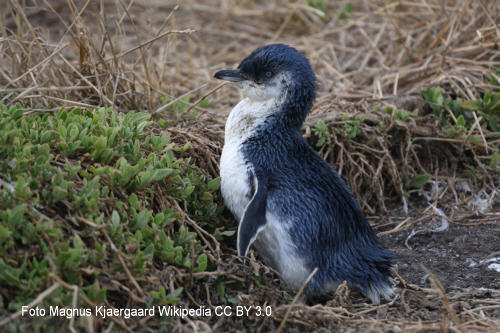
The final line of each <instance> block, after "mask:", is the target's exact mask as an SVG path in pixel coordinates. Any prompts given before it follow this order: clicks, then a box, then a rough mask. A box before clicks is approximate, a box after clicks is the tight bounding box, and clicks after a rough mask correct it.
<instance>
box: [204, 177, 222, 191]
mask: <svg viewBox="0 0 500 333" xmlns="http://www.w3.org/2000/svg"><path fill="white" fill-rule="evenodd" d="M220 180H221V179H220V177H217V178H214V179H211V180H209V181H208V183H207V187H208V189H209V190H210V191H211V192H214V191H217V190H218V189H219V187H220Z"/></svg>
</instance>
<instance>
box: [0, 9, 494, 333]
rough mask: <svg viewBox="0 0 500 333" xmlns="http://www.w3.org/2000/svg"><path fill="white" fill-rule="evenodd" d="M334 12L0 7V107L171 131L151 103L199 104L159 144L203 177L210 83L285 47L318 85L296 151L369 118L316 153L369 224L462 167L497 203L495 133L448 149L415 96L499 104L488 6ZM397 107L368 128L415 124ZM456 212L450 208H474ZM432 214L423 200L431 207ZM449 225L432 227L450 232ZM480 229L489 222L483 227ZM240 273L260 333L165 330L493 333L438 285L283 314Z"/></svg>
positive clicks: (210, 128) (211, 168)
mask: <svg viewBox="0 0 500 333" xmlns="http://www.w3.org/2000/svg"><path fill="white" fill-rule="evenodd" d="M346 4H347V2H336V3H330V4H329V5H328V10H327V11H326V16H323V17H320V16H319V15H318V14H321V12H318V11H317V10H316V9H314V8H311V7H309V6H307V5H306V4H305V2H302V1H297V2H291V1H273V2H266V1H257V2H253V1H241V2H237V1H210V0H207V1H203V3H199V2H197V1H194V0H193V1H185V2H183V3H182V4H180V5H178V6H177V5H176V2H174V1H160V0H151V1H146V0H140V1H139V0H136V1H134V0H130V1H124V0H116V1H112V0H102V1H83V0H82V1H74V0H36V1H35V0H31V1H29V0H27V1H22V2H21V1H17V0H7V2H6V5H3V6H1V7H0V31H1V40H0V54H2V57H0V101H1V102H2V103H7V104H13V103H18V102H19V103H23V104H25V105H30V106H31V110H32V111H33V112H55V111H57V110H59V109H60V108H61V107H66V108H68V107H82V108H89V109H92V108H94V107H96V106H102V107H111V108H113V109H115V110H118V111H122V112H126V111H129V110H149V111H151V112H152V113H153V114H155V117H156V118H157V119H159V118H161V117H168V116H169V115H168V111H166V110H165V108H164V107H162V106H163V104H162V103H161V101H160V97H165V96H169V97H171V98H173V99H178V98H180V97H181V96H185V95H186V94H189V93H190V94H192V95H193V96H194V98H193V99H192V101H200V100H201V98H202V97H204V96H206V95H207V94H210V98H211V99H212V101H213V102H212V104H211V105H210V106H209V107H206V108H200V107H198V106H197V105H196V104H197V103H196V102H189V103H187V104H188V105H189V107H190V108H193V109H196V110H197V111H198V112H199V116H198V118H197V119H194V120H190V121H188V122H182V123H180V124H178V125H177V126H176V127H173V128H170V129H168V130H169V132H170V133H171V135H172V139H173V140H174V141H175V142H178V143H185V142H186V141H190V142H191V143H192V147H193V148H192V149H191V150H190V151H189V154H191V155H192V157H193V159H194V160H195V161H196V162H197V163H196V164H197V165H198V166H199V167H200V169H201V170H203V171H204V172H205V173H207V174H209V175H212V176H216V175H217V174H218V154H219V153H220V148H221V145H222V139H223V136H222V131H223V123H224V119H225V115H226V114H227V112H228V111H229V109H230V107H231V105H234V104H235V103H236V102H237V101H238V99H239V95H238V93H237V92H236V90H235V89H232V88H228V87H223V88H220V87H219V86H217V85H218V84H219V83H218V82H215V81H214V80H213V79H212V75H213V73H214V72H215V71H216V70H219V69H223V68H227V67H234V66H235V65H236V64H237V63H238V62H239V61H240V60H241V59H242V58H243V57H244V56H245V55H247V54H248V53H249V52H250V51H251V50H253V49H254V48H255V47H257V46H260V45H263V44H267V43H271V42H284V43H287V44H290V45H292V46H294V47H296V48H297V49H299V50H300V51H302V52H303V53H305V54H306V56H307V57H308V58H309V59H310V61H311V64H312V65H313V67H314V70H315V72H316V74H317V78H318V83H319V92H318V98H317V101H316V104H315V108H314V110H313V112H312V115H311V116H310V117H309V119H308V121H307V123H306V127H305V132H306V136H310V135H309V133H310V130H311V127H312V126H313V125H314V124H315V123H316V121H317V120H319V119H321V120H324V121H325V122H326V123H327V124H328V126H329V128H330V129H331V130H332V131H335V132H337V131H341V130H342V128H343V126H344V123H345V120H344V118H343V117H344V114H349V115H353V114H365V115H366V116H367V120H366V122H364V123H363V124H362V126H361V127H360V136H359V139H358V140H355V141H345V140H342V139H341V137H340V136H337V135H334V136H333V137H332V138H331V139H330V141H329V142H328V143H327V144H326V145H325V146H324V147H323V148H322V149H321V153H322V154H323V155H324V156H325V158H327V159H328V160H329V161H330V162H331V163H333V164H334V165H335V166H336V167H337V169H338V170H339V172H340V173H341V174H342V175H343V177H344V178H346V180H347V181H348V182H349V184H350V186H351V187H352V188H353V190H354V192H355V194H356V196H357V197H358V199H359V200H360V202H361V203H362V205H363V208H364V209H365V210H366V211H367V213H369V214H376V213H380V212H381V211H382V212H383V211H386V210H387V208H386V206H387V204H386V200H387V199H398V200H405V199H404V198H405V196H404V195H403V185H404V181H403V180H402V175H403V174H405V173H411V174H420V173H429V174H431V175H433V176H434V177H435V179H436V180H438V179H441V180H442V179H443V178H446V177H448V178H449V179H448V178H447V179H446V182H445V186H447V188H450V191H453V189H452V188H453V186H452V185H453V180H454V179H455V178H456V177H457V176H462V177H464V172H463V171H464V170H463V167H464V166H474V167H475V168H478V169H479V170H480V171H481V172H482V173H483V174H484V175H485V177H484V178H483V180H482V181H480V182H476V183H474V184H473V185H475V191H476V192H477V191H479V190H480V189H486V190H487V191H491V190H493V189H495V188H496V187H497V186H498V175H497V173H495V170H491V169H488V167H487V161H485V160H484V159H482V157H484V156H485V151H487V150H488V151H489V152H490V151H497V152H498V151H499V148H498V143H499V141H498V133H496V134H495V133H493V134H491V133H489V134H488V135H490V136H486V137H485V134H484V133H481V129H480V128H479V127H477V128H474V129H473V133H470V135H478V136H482V137H483V138H484V139H485V141H484V142H483V143H482V144H473V143H470V142H466V141H465V140H456V141H453V140H451V141H450V140H449V139H448V138H445V137H444V136H443V135H442V133H441V132H440V129H439V128H438V124H437V123H436V122H435V119H433V118H432V115H430V114H428V112H426V107H425V106H424V104H425V103H424V104H422V101H421V100H419V98H418V97H415V93H417V92H418V91H419V90H421V89H422V88H425V87H430V86H442V87H444V88H445V90H446V91H447V92H448V93H457V92H459V93H460V94H461V95H462V96H464V97H465V98H467V99H477V98H480V97H481V95H482V93H484V91H491V90H496V91H498V89H499V88H498V86H493V85H491V84H489V78H490V76H491V75H492V69H499V68H500V52H499V47H500V28H499V27H498V26H497V25H496V24H495V22H499V21H500V9H499V8H498V7H499V6H498V2H496V1H470V0H463V1H458V0H457V1H446V2H444V1H437V0H429V1H393V2H387V1H367V0H366V1H364V0H357V1H352V4H353V11H352V12H349V13H346V16H347V17H346V18H345V19H340V18H339V14H340V12H341V11H342V10H343V8H344V6H345V5H346ZM497 79H498V78H497ZM218 88H220V89H218ZM408 101H410V102H408ZM408 103H416V105H417V106H420V107H419V108H420V109H421V111H422V112H421V113H419V116H418V117H417V118H416V119H414V120H413V121H412V122H409V123H404V122H398V121H395V120H394V118H392V117H390V116H386V115H380V114H375V113H374V112H373V107H374V106H375V105H383V106H387V105H389V106H398V107H404V108H407V109H409V110H410V109H411V110H413V107H409V106H408V105H409V104H408ZM401 105H403V106H401ZM411 105H413V104H411ZM221 110H226V111H225V112H222V111H221ZM380 123H381V124H382V125H383V126H381V129H379V127H380V126H379V124H380ZM311 140H312V141H313V142H314V139H313V138H311ZM458 152H464V153H463V154H462V158H461V159H459V160H457V159H454V158H452V157H453V156H456V155H457V153H458ZM443 156H446V158H443ZM455 197H456V199H455V206H457V207H458V206H465V204H466V203H467V202H468V201H470V200H471V198H472V196H470V197H469V198H467V197H460V198H459V197H457V196H455ZM440 199H441V198H437V197H436V199H435V202H434V204H435V205H436V206H437V204H438V203H439V200H440ZM389 201H390V200H389ZM454 209H455V208H451V211H447V212H446V213H447V214H449V217H450V218H449V220H450V221H454V217H455V210H454ZM458 216H459V218H456V221H457V222H464V223H465V222H466V221H467V219H466V216H467V215H466V214H463V212H462V214H461V215H460V214H458ZM464 216H465V217H464ZM491 216H492V217H491ZM487 218H488V219H490V220H491V218H493V221H494V222H495V219H496V222H498V214H496V213H493V215H488V216H487ZM488 221H489V220H488ZM417 222H418V218H413V219H412V218H409V219H406V220H404V221H403V222H402V223H400V224H398V225H396V224H395V223H389V224H387V225H385V226H384V227H385V229H387V230H386V231H384V232H386V233H387V232H393V231H397V230H401V229H402V228H404V227H409V226H411V225H412V224H415V223H417ZM478 223H479V222H478ZM217 257H218V256H217ZM228 257H229V256H228ZM233 259H234V258H233V257H231V258H227V257H225V256H224V260H231V261H232V260H233ZM232 265H233V266H234V267H239V264H236V263H234V264H232ZM230 266H231V265H229V266H227V267H230ZM251 267H252V270H253V272H252V274H255V275H257V276H260V277H261V278H265V279H268V283H266V285H265V286H264V287H263V289H259V288H256V287H255V286H254V284H253V283H250V287H249V289H248V290H246V291H243V292H241V294H240V298H241V300H242V301H244V303H245V304H246V305H263V304H264V303H266V302H267V303H269V304H272V305H273V308H274V309H275V311H274V312H273V317H272V318H268V319H262V318H250V319H252V320H253V321H255V322H256V323H257V324H258V326H250V328H249V327H248V326H246V325H247V324H248V323H245V321H244V320H242V319H235V318H221V319H220V320H219V321H217V322H215V321H213V320H212V321H209V322H208V323H206V322H202V321H196V320H195V321H191V320H187V321H181V320H178V321H177V325H178V326H177V330H178V331H185V330H195V331H210V330H212V329H213V330H217V329H228V328H236V329H245V327H246V329H249V330H252V331H253V330H258V329H261V330H264V331H266V330H272V329H276V327H278V325H279V324H280V322H281V321H282V320H284V317H285V313H287V312H289V314H290V317H289V318H288V319H287V326H285V327H291V326H297V327H302V328H304V329H306V330H318V329H320V328H322V327H330V328H331V329H332V330H338V331H359V330H367V331H387V330H393V331H408V332H417V331H419V332H429V331H458V332H469V331H476V332H492V331H494V330H496V329H498V326H499V325H500V323H499V319H498V311H499V309H500V302H499V301H498V299H499V296H500V295H499V291H498V290H494V289H489V290H486V289H484V290H473V291H467V292H465V291H463V292H455V293H454V294H452V295H448V294H447V293H446V292H445V290H444V289H443V287H442V286H441V285H440V283H439V281H438V280H437V278H432V287H431V288H423V287H420V286H416V285H410V284H407V283H405V281H404V280H403V279H402V278H399V279H397V280H398V283H399V285H398V286H399V288H400V292H399V297H398V299H396V300H395V301H394V302H391V303H389V304H383V305H380V306H372V305H369V304H366V303H364V302H363V301H361V300H360V298H356V296H354V297H353V296H352V295H351V296H349V293H350V291H349V288H347V287H345V288H343V289H342V288H341V289H339V291H338V292H337V296H336V297H335V299H333V300H331V301H330V302H328V303H327V304H325V305H317V306H313V307H310V306H306V305H301V304H295V305H287V304H286V303H285V302H284V299H283V295H282V294H281V293H279V292H277V291H276V286H277V285H278V282H276V280H273V277H276V275H274V274H273V273H272V272H270V271H269V269H267V268H266V267H263V266H261V265H260V264H259V263H257V262H252V266H251ZM171 273H172V272H171ZM222 273H224V274H226V272H222ZM222 273H221V274H222ZM243 273H245V272H244V269H241V270H237V271H236V272H235V273H234V274H233V273H227V274H228V279H230V280H231V279H233V281H237V280H238V279H245V280H247V279H248V275H245V274H243ZM247 273H248V272H247ZM166 274H167V273H166ZM172 274H173V275H174V276H176V278H175V279H176V280H175V281H176V284H179V285H182V284H183V283H185V282H186V279H187V277H183V276H182V274H180V273H179V272H177V273H176V272H173V273H172ZM239 274H241V275H239ZM61 283H62V282H61ZM191 292H192V293H193V295H192V296H191V295H190V297H189V298H190V300H189V301H187V304H188V305H191V306H195V304H197V303H201V305H207V304H208V305H210V306H211V301H212V300H214V298H213V296H210V294H209V289H208V288H206V289H205V290H204V289H203V286H197V287H193V288H192V289H191ZM348 296H349V297H348ZM290 307H292V308H290ZM120 325H121V326H122V327H123V325H129V326H125V327H124V329H133V330H145V329H147V328H158V327H160V326H158V325H159V323H158V322H157V321H156V319H147V320H145V321H141V322H139V323H133V324H132V323H128V324H127V323H123V322H120Z"/></svg>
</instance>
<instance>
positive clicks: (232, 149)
mask: <svg viewBox="0 0 500 333" xmlns="http://www.w3.org/2000/svg"><path fill="white" fill-rule="evenodd" d="M275 109H276V100H275V99H268V100H264V101H255V100H251V99H249V98H248V97H247V98H245V99H243V100H242V101H241V102H239V103H238V104H237V105H236V106H235V107H234V108H233V110H232V111H231V113H230V114H229V117H228V119H227V122H226V128H225V135H224V148H223V149H222V156H221V159H220V176H221V192H222V197H223V198H224V202H225V203H226V206H227V207H228V208H229V209H230V210H231V212H232V213H233V214H234V215H235V216H236V218H237V219H238V221H239V220H241V217H242V215H243V212H244V210H245V207H246V206H247V205H248V202H249V201H250V199H251V196H252V193H251V188H250V183H249V180H250V177H249V171H252V168H253V166H252V164H251V163H250V161H246V160H245V158H244V156H243V154H242V151H241V145H242V143H243V142H244V141H245V140H246V139H247V138H248V137H249V136H250V135H251V134H252V132H253V131H254V130H255V128H256V127H257V126H259V125H260V124H262V122H264V120H265V119H266V117H267V116H268V115H270V114H271V113H272V112H273V111H274V110H275Z"/></svg>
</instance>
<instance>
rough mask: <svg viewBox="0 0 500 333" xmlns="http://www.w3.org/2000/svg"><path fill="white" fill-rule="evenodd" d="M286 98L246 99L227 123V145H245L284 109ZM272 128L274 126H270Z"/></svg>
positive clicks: (240, 103)
mask: <svg viewBox="0 0 500 333" xmlns="http://www.w3.org/2000/svg"><path fill="white" fill-rule="evenodd" d="M283 100H284V97H276V98H272V99H267V100H255V99H251V98H249V97H245V98H244V99H243V100H241V101H240V102H239V103H238V104H237V105H236V106H235V107H234V108H233V110H232V111H231V113H230V114H229V117H228V118H227V121H226V127H225V131H224V132H225V134H224V139H225V144H229V143H236V142H238V143H240V144H241V143H243V142H244V141H245V140H246V139H247V138H249V137H251V136H254V135H255V134H256V131H258V129H259V128H262V127H263V126H264V125H266V126H267V124H266V123H270V122H269V120H270V119H271V118H273V116H274V115H276V114H277V113H278V112H279V110H280V109H281V107H283ZM269 125H270V126H272V124H269Z"/></svg>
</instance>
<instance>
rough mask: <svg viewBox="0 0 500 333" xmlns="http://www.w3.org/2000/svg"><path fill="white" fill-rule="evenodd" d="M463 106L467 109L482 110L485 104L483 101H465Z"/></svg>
mask: <svg viewBox="0 0 500 333" xmlns="http://www.w3.org/2000/svg"><path fill="white" fill-rule="evenodd" d="M462 107H463V108H464V109H465V110H469V111H477V110H482V109H483V108H484V105H483V102H482V101H463V102H462Z"/></svg>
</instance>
